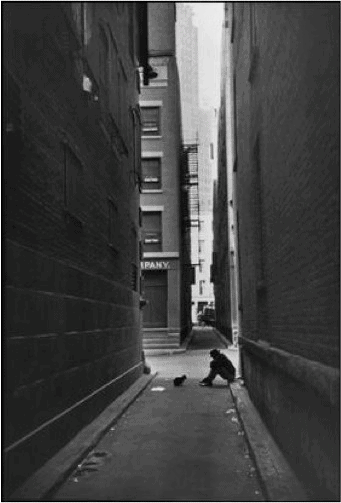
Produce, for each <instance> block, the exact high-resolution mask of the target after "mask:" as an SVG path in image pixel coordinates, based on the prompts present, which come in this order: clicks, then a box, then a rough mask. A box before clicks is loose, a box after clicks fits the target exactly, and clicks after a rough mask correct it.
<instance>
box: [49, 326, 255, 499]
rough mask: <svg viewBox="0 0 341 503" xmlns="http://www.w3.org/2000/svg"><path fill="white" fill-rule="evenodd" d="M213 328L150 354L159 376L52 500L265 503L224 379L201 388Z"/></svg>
mask: <svg viewBox="0 0 341 503" xmlns="http://www.w3.org/2000/svg"><path fill="white" fill-rule="evenodd" d="M211 330H212V329H209V330H205V329H202V328H199V329H196V331H195V335H194V340H193V342H192V343H191V344H190V347H189V351H188V352H186V353H183V354H180V355H171V356H167V357H164V356H154V357H150V358H148V359H147V360H148V361H149V363H150V365H151V368H152V371H154V370H157V372H158V373H157V376H156V378H155V379H153V381H152V382H151V384H150V385H149V386H148V388H147V389H146V390H145V391H144V393H143V394H142V396H140V397H139V398H138V399H137V400H136V402H135V403H134V404H133V405H132V406H131V407H130V408H129V409H128V410H127V412H125V414H124V415H123V416H122V418H121V419H120V420H119V421H118V423H117V424H116V425H115V426H113V427H112V428H110V431H109V432H108V433H107V434H106V435H105V437H104V438H103V439H102V440H101V441H100V442H99V444H98V445H97V446H96V448H95V452H92V453H90V454H89V455H88V456H87V457H86V458H85V459H84V460H82V461H81V462H80V466H79V467H78V468H77V469H76V470H75V472H74V473H73V474H72V475H71V476H70V477H69V480H68V481H67V482H66V483H65V484H64V485H63V486H62V487H61V489H60V490H59V491H58V492H57V493H56V494H55V495H54V500H56V501H65V500H66V501H95V500H97V501H98V500H100V501H264V496H263V495H262V491H261V488H260V486H259V482H258V480H257V476H256V469H255V467H254V464H253V462H252V460H251V459H250V454H249V451H248V447H247V444H246V441H245V439H244V436H243V430H242V427H241V425H240V423H239V421H238V416H237V413H236V410H235V407H234V403H233V400H232V396H231V394H230V392H229V389H228V387H227V385H226V381H225V382H224V381H223V380H222V379H219V382H218V379H217V383H216V384H215V385H214V387H213V388H210V389H207V388H202V387H200V386H198V383H199V380H200V379H202V377H203V376H204V374H205V372H207V368H208V362H209V354H208V353H209V349H212V348H214V347H223V344H222V343H221V342H220V340H219V338H217V336H214V333H213V332H212V331H211ZM183 373H185V374H186V375H187V379H186V381H185V383H184V384H183V385H182V386H181V387H174V385H173V379H174V377H176V376H178V375H182V374H183ZM96 452H97V453H100V454H103V458H101V459H100V462H98V461H97V460H96V462H94V459H95V454H96Z"/></svg>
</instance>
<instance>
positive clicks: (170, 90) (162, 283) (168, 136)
mask: <svg viewBox="0 0 341 503" xmlns="http://www.w3.org/2000/svg"><path fill="white" fill-rule="evenodd" d="M148 9H149V18H148V30H149V31H148V34H149V55H150V64H151V66H152V68H153V69H154V70H155V73H156V74H157V75H156V76H155V78H154V79H153V80H151V81H150V85H149V86H148V87H143V88H142V93H141V99H140V108H141V116H142V194H141V209H142V222H143V260H142V272H143V295H144V297H145V300H146V302H147V303H146V306H145V307H144V309H143V334H144V335H143V337H144V347H145V349H146V350H147V349H155V348H158V347H168V348H169V347H175V348H176V347H179V345H180V343H181V341H182V340H183V338H184V337H185V335H186V334H187V332H188V330H189V328H190V315H189V314H186V309H189V308H190V305H189V303H190V301H189V299H188V293H187V292H188V289H189V287H188V286H187V285H186V279H185V278H186V277H187V276H188V278H189V272H190V268H189V266H190V259H189V257H187V256H186V246H185V243H186V240H185V239H184V234H183V232H182V216H181V212H182V209H183V208H182V205H181V197H182V196H181V191H180V183H181V145H182V144H181V112H180V90H179V78H178V71H177V60H176V44H175V19H176V17H175V4H174V3H173V2H165V3H163V2H151V3H149V4H148ZM185 299H186V300H185ZM186 306H189V307H188V308H187V307H186ZM183 310H185V311H183Z"/></svg>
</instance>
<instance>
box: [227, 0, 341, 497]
mask: <svg viewBox="0 0 341 503" xmlns="http://www.w3.org/2000/svg"><path fill="white" fill-rule="evenodd" d="M338 19H339V6H338V5H336V4H330V3H329V4H325V3H305V4H291V3H281V4H268V3H252V4H251V3H243V4H234V41H233V51H234V70H233V71H234V73H235V76H236V89H237V91H236V115H237V153H238V171H237V187H238V213H239V249H240V262H241V264H242V268H241V282H242V292H243V293H242V304H243V315H242V330H243V336H244V337H245V342H247V340H249V339H251V340H255V341H257V340H263V341H266V342H267V343H268V344H270V347H274V348H277V349H279V350H282V351H284V352H285V355H286V357H285V358H286V359H287V360H288V362H291V361H296V360H293V358H294V357H299V360H298V362H299V363H298V365H299V366H302V368H303V367H304V369H305V371H304V372H302V373H301V374H300V376H299V377H297V376H296V377H294V376H293V374H292V372H291V371H290V370H288V369H289V367H290V365H289V366H288V367H286V370H285V371H284V374H283V373H281V372H282V371H283V369H282V371H280V370H279V368H278V367H277V366H276V364H273V365H270V366H269V365H268V364H266V363H265V361H264V359H263V360H262V359H261V360H259V358H258V357H257V356H256V355H255V354H254V353H253V352H252V351H251V352H250V351H249V349H247V348H246V346H247V344H246V345H245V347H244V350H243V363H244V372H245V379H246V382H247V384H248V387H249V391H250V394H251V396H252V398H253V400H254V401H255V403H256V404H257V405H258V406H259V408H260V410H261V411H262V413H263V417H264V418H265V419H266V421H267V424H268V425H269V427H270V429H271V431H272V433H273V434H274V436H275V438H276V439H277V440H278V441H279V443H280V445H281V446H282V448H283V450H284V451H285V453H286V454H287V456H288V457H289V458H290V459H291V461H292V462H295V460H296V461H297V470H298V473H299V475H300V476H301V477H302V478H303V479H305V480H306V481H308V479H309V485H310V489H311V491H312V494H313V497H315V498H316V497H322V498H325V497H327V496H328V497H332V498H335V497H336V498H337V497H338V496H337V494H338V490H339V488H338V473H339V467H338V456H337V448H335V445H334V447H333V443H334V441H335V439H336V438H337V436H338V435H337V434H335V432H336V431H337V427H336V425H337V424H338V417H339V416H338V406H337V404H335V403H333V404H332V405H331V406H330V407H331V408H330V411H329V412H328V414H327V415H326V414H325V411H324V410H322V409H321V407H322V405H321V406H320V405H319V403H320V402H321V401H322V403H325V402H326V401H327V403H328V400H327V399H326V396H324V394H323V393H322V395H321V394H319V393H317V395H316V393H315V394H314V393H313V392H312V391H311V389H312V383H311V382H309V381H311V379H312V378H313V377H314V379H317V380H319V379H321V380H323V379H326V380H327V381H328V379H329V377H328V378H327V376H329V374H330V372H331V371H330V370H329V369H332V370H333V372H334V369H338V368H339V22H338ZM316 362H317V363H318V364H320V367H319V369H320V373H319V374H317V375H315V374H313V371H312V369H313V368H315V365H316ZM333 375H334V374H333ZM328 382H329V383H330V385H331V381H328ZM276 383H277V384H276ZM278 383H280V384H278ZM266 389H268V392H265V391H264V390H266ZM288 389H296V392H295V393H288ZM305 392H306V393H307V396H310V397H311V400H304V402H303V401H302V396H303V395H302V396H301V395H300V393H301V394H304V393H305ZM311 393H313V395H311ZM274 396H277V398H278V400H275V402H276V407H277V411H275V410H274V399H273V397H274ZM280 397H281V398H280ZM322 408H323V407H322ZM326 421H327V423H328V426H326V424H325V422H326ZM287 422H289V424H290V428H289V430H288V429H287V428H286V427H284V426H285V424H286V423H287ZM303 424H304V431H303V430H302V425H303ZM322 430H323V431H322ZM289 431H290V435H291V438H292V439H294V440H293V441H288V435H289ZM335 435H336V436H335ZM333 439H334V441H333ZM336 444H338V442H337V441H336ZM335 453H336V454H335Z"/></svg>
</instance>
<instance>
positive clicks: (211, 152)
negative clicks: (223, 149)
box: [210, 143, 214, 159]
mask: <svg viewBox="0 0 341 503" xmlns="http://www.w3.org/2000/svg"><path fill="white" fill-rule="evenodd" d="M210 158H211V159H214V146H213V143H210Z"/></svg>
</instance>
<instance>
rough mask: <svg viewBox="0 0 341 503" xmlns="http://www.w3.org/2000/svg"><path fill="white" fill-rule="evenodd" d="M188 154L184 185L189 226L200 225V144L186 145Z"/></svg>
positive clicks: (185, 149)
mask: <svg viewBox="0 0 341 503" xmlns="http://www.w3.org/2000/svg"><path fill="white" fill-rule="evenodd" d="M184 153H185V155H186V161H187V162H186V170H185V173H184V186H185V187H186V190H187V193H188V216H187V228H188V227H199V224H200V218H199V216H200V208H199V181H198V144H197V143H192V144H186V145H184Z"/></svg>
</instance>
